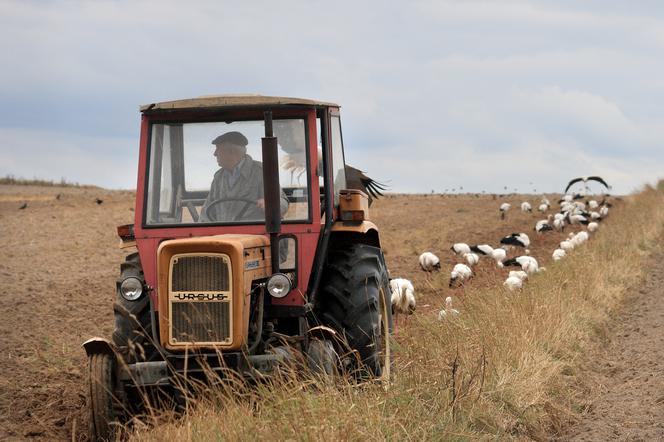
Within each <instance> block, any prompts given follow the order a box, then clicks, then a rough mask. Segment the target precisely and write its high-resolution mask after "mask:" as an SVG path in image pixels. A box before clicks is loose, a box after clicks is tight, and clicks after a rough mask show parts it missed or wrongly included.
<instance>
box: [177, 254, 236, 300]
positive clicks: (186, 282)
mask: <svg viewBox="0 0 664 442" xmlns="http://www.w3.org/2000/svg"><path fill="white" fill-rule="evenodd" d="M172 278H173V279H172V281H173V282H172V284H173V286H172V289H171V290H172V291H174V292H183V291H195V292H199V291H227V290H229V288H228V286H229V277H228V264H227V263H226V262H225V261H224V259H223V258H222V257H220V256H182V257H179V258H178V259H177V261H176V262H174V263H173V274H172Z"/></svg>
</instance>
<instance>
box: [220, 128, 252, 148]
mask: <svg viewBox="0 0 664 442" xmlns="http://www.w3.org/2000/svg"><path fill="white" fill-rule="evenodd" d="M221 143H231V144H235V145H236V146H243V147H244V146H246V145H247V144H249V140H247V137H245V136H244V135H242V134H241V133H240V132H236V131H232V132H226V133H225V134H222V135H219V136H218V137H217V138H215V139H214V140H212V144H215V145H216V144H221Z"/></svg>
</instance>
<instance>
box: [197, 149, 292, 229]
mask: <svg viewBox="0 0 664 442" xmlns="http://www.w3.org/2000/svg"><path fill="white" fill-rule="evenodd" d="M238 167H240V169H239V175H238V176H236V177H234V178H235V182H234V183H233V182H232V181H233V180H232V179H231V174H232V171H229V170H226V169H219V170H218V171H217V172H216V173H215V174H214V179H213V180H212V185H211V186H210V193H208V196H207V199H206V200H205V204H204V205H203V210H202V211H201V216H200V218H199V222H223V223H233V222H247V221H257V222H261V221H263V222H264V221H265V211H264V210H263V209H261V208H259V207H258V206H256V204H255V202H256V201H258V200H259V199H262V198H263V164H262V163H261V162H260V161H254V160H253V159H252V158H251V157H250V156H249V155H245V157H244V160H243V162H242V164H241V165H239V166H238ZM236 198H237V199H242V200H247V201H246V202H245V201H234V200H233V199H236ZM219 199H229V201H224V202H221V203H217V204H214V205H213V206H212V207H210V209H209V210H208V207H209V206H210V204H211V203H213V202H214V201H216V200H219ZM249 201H251V202H249ZM287 210H288V199H287V198H286V194H284V192H283V190H282V191H281V215H282V216H283V215H284V214H285V213H286V211H287Z"/></svg>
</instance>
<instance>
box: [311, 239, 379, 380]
mask: <svg viewBox="0 0 664 442" xmlns="http://www.w3.org/2000/svg"><path fill="white" fill-rule="evenodd" d="M389 292H390V291H389V277H388V274H387V267H386V266H385V260H384V258H383V253H382V252H381V250H380V249H379V248H377V247H372V246H368V245H365V244H350V245H348V246H347V247H345V248H343V249H341V248H340V249H334V250H332V251H331V253H330V256H329V257H328V262H327V265H326V268H325V271H324V274H323V279H322V281H321V289H320V293H319V296H318V300H317V302H316V303H317V306H316V313H317V316H318V318H319V320H320V321H321V322H322V323H323V324H325V325H328V326H330V327H332V328H334V329H335V330H336V331H337V332H338V333H340V334H341V335H343V336H344V338H345V340H346V342H347V343H348V345H349V346H350V348H351V349H353V350H355V351H356V352H357V354H358V356H359V361H360V363H359V364H353V365H355V366H353V367H351V369H353V370H354V371H355V373H357V374H359V375H360V376H361V377H366V376H367V375H368V376H370V377H380V378H383V379H389V376H390V359H391V355H390V331H391V329H392V310H391V309H390V308H388V305H389V298H388V296H389Z"/></svg>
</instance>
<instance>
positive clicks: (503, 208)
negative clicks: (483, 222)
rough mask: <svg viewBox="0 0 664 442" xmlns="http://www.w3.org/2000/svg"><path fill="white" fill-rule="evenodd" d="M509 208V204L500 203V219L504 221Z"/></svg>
mask: <svg viewBox="0 0 664 442" xmlns="http://www.w3.org/2000/svg"><path fill="white" fill-rule="evenodd" d="M510 207H512V205H511V204H510V203H502V204H501V205H500V219H505V215H507V212H508V211H509V210H510Z"/></svg>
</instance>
